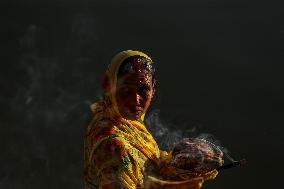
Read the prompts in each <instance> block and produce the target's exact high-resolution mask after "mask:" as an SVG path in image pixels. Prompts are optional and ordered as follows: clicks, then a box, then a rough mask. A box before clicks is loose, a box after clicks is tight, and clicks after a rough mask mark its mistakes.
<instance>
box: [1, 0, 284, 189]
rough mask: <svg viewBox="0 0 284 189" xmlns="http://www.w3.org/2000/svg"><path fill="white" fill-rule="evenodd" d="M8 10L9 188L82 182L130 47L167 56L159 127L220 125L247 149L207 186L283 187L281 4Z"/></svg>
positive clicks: (226, 138) (231, 145) (218, 131)
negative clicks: (92, 128)
mask: <svg viewBox="0 0 284 189" xmlns="http://www.w3.org/2000/svg"><path fill="white" fill-rule="evenodd" d="M0 9H1V13H0V14H1V49H2V50H1V54H2V55H1V69H0V73H1V75H0V86H1V93H0V105H1V112H0V118H1V119H0V126H1V128H0V132H1V136H0V144H1V150H0V154H1V155H0V162H1V167H0V188H5V189H10V188H11V189H14V188H15V189H16V188H17V189H18V188H29V189H33V188H48V189H49V188H52V189H53V188H54V189H55V188H60V189H62V188H69V189H70V188H74V189H75V188H76V189H78V188H82V186H83V182H82V181H83V177H82V172H83V165H82V160H83V152H82V139H83V133H84V130H85V129H86V126H87V124H88V121H89V119H90V112H89V105H90V104H91V103H92V102H95V101H96V100H97V99H98V97H99V96H100V94H101V90H100V87H99V86H100V80H101V77H102V75H103V73H104V70H105V68H106V65H107V64H108V63H109V61H110V59H111V57H112V56H113V55H114V54H116V53H117V52H119V51H121V50H125V49H134V50H141V51H144V52H146V53H147V54H149V55H150V56H151V57H152V58H153V59H154V60H155V62H156V63H157V66H158V67H157V70H158V77H159V86H158V89H157V90H158V92H157V94H156V98H155V100H154V102H153V105H152V107H151V110H149V112H152V113H151V114H150V113H149V114H148V118H147V120H148V122H149V124H150V123H151V128H152V129H153V132H154V134H155V135H156V136H157V137H161V136H158V134H157V130H158V131H159V130H162V131H163V132H166V131H167V130H168V131H169V132H170V133H171V134H172V135H174V136H173V137H172V138H171V136H170V135H169V134H168V135H167V136H168V138H170V139H169V142H173V141H174V139H175V138H177V137H181V136H184V133H185V132H190V133H195V134H200V133H210V134H212V135H214V136H215V137H216V138H217V139H218V140H219V141H220V142H221V144H222V145H223V146H224V147H226V148H227V149H228V150H229V152H230V154H231V156H232V157H233V158H235V159H240V158H243V157H245V158H247V159H248V161H249V164H248V166H247V168H243V169H232V170H226V171H224V172H222V173H220V175H219V177H218V179H216V180H214V181H210V182H207V183H206V184H205V186H204V188H212V189H214V188H231V189H239V188H276V187H278V188H279V187H280V186H281V178H282V177H281V176H282V175H281V172H282V170H283V168H284V167H283V163H282V161H283V156H284V153H283V144H284V143H283V138H281V137H282V133H283V128H282V127H283V122H282V119H281V116H283V115H282V114H283V108H282V107H283V79H284V78H283V70H282V65H281V64H283V59H282V58H283V42H284V25H283V19H284V15H283V6H281V5H280V3H276V2H272V1H269V2H268V1H266V2H260V1H255V2H252V1H240V0H238V1H237V0H232V1H222V0H212V1H209V0H191V1H165V0H164V1H162V0H153V1H150V0H149V1H146V0H144V1H138V0H135V1H130V0H128V1H127V0H121V1H115V0H112V1H110V0H104V1H103V0H101V1H96V0H92V1H91V0H82V1H75V0H72V1H71V0H70V1H63V0H61V1H60V0H57V1H32V0H27V1H25V2H22V1H18V2H17V1H15V0H14V1H13V0H12V1H9V3H5V2H2V1H1V8H0ZM155 124H156V127H155ZM155 128H159V129H156V131H155ZM160 141H162V140H160ZM163 145H165V144H163Z"/></svg>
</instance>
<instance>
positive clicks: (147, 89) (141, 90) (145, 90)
mask: <svg viewBox="0 0 284 189" xmlns="http://www.w3.org/2000/svg"><path fill="white" fill-rule="evenodd" d="M139 91H140V92H141V93H143V94H146V93H147V92H148V91H149V87H147V86H142V87H140V90H139Z"/></svg>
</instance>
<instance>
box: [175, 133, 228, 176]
mask: <svg viewBox="0 0 284 189" xmlns="http://www.w3.org/2000/svg"><path fill="white" fill-rule="evenodd" d="M171 155H172V160H171V164H172V165H173V166H175V167H177V168H180V169H187V170H192V171H194V172H196V173H203V172H208V171H211V170H213V169H217V168H219V167H221V166H222V165H223V164H224V160H223V152H222V151H221V150H220V148H219V147H218V146H216V145H215V144H213V143H211V142H209V141H207V140H205V139H200V138H184V139H182V140H181V141H180V142H178V143H177V144H176V145H175V146H174V147H173V150H172V154H171Z"/></svg>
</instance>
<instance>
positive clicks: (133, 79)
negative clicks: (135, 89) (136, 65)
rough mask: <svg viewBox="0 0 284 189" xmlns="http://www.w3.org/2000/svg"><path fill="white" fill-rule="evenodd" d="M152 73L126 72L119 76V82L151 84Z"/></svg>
mask: <svg viewBox="0 0 284 189" xmlns="http://www.w3.org/2000/svg"><path fill="white" fill-rule="evenodd" d="M151 83H152V75H151V74H143V73H141V74H125V75H123V76H121V77H119V78H118V84H125V85H127V84H151Z"/></svg>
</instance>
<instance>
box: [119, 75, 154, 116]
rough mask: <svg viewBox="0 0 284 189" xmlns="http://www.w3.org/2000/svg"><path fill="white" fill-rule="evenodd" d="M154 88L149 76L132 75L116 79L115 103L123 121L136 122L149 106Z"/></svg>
mask: <svg viewBox="0 0 284 189" xmlns="http://www.w3.org/2000/svg"><path fill="white" fill-rule="evenodd" d="M154 87H155V84H154V83H153V82H152V76H151V75H150V74H146V73H132V74H126V75H123V76H121V77H120V78H118V81H117V88H116V101H117V105H118V110H119V112H120V114H121V115H122V116H123V117H124V118H125V119H130V120H138V119H139V118H140V117H141V116H142V114H143V113H145V112H146V111H147V109H148V108H149V106H150V103H151V101H152V98H153V97H154V93H155V88H154Z"/></svg>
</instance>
